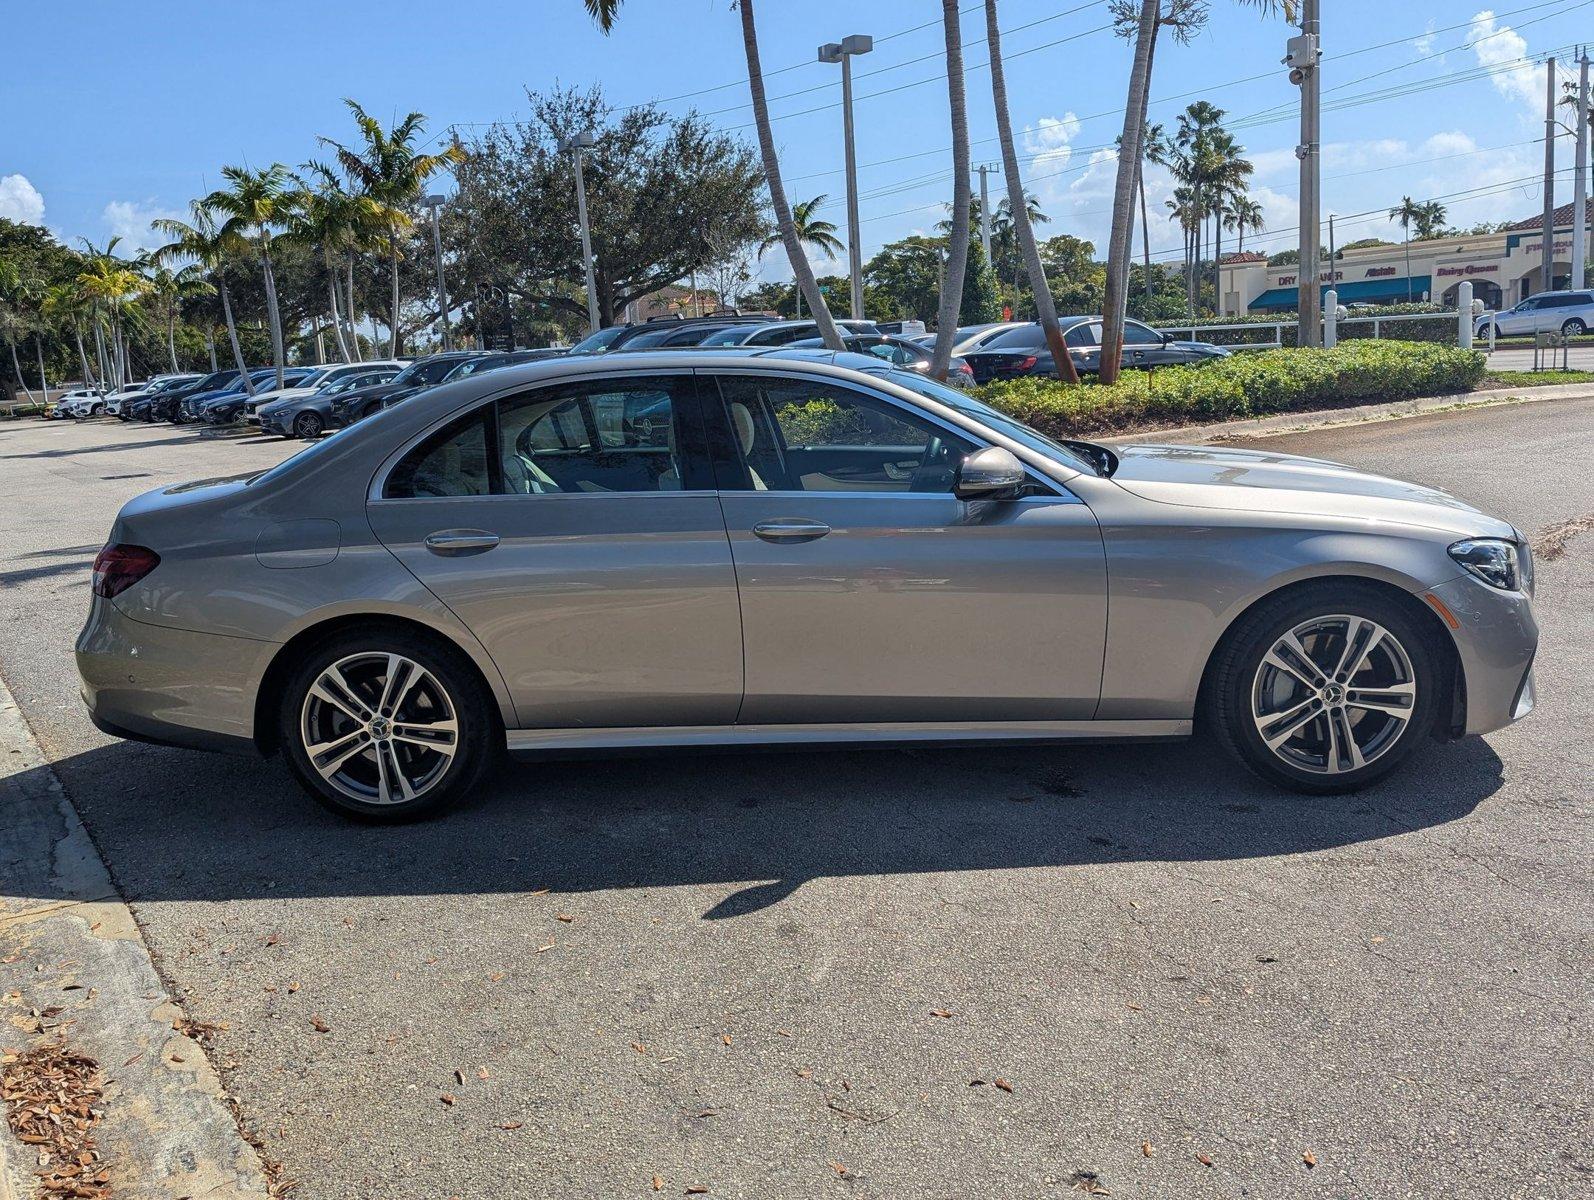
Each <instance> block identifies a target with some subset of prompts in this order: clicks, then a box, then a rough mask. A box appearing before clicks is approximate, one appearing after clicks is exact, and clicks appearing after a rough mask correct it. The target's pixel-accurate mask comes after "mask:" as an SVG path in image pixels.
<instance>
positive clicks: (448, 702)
mask: <svg viewBox="0 0 1594 1200" xmlns="http://www.w3.org/2000/svg"><path fill="white" fill-rule="evenodd" d="M390 654H393V655H399V656H401V657H402V658H404V659H408V660H410V662H411V663H412V664H414V665H416V666H418V667H420V668H422V669H423V670H424V672H426V674H427V675H428V676H429V677H430V681H432V682H435V684H436V685H437V686H438V687H439V688H440V690H441V692H442V693H443V696H444V701H442V702H438V701H437V700H436V699H435V697H434V696H433V695H432V694H431V692H430V687H431V683H429V682H428V681H427V680H425V679H422V681H421V682H420V683H419V684H417V685H415V686H414V687H412V688H411V689H410V691H409V694H408V695H409V696H418V699H417V700H411V699H409V698H408V696H407V697H406V704H405V707H404V708H402V709H400V710H399V711H397V712H390V713H388V714H386V715H387V717H388V718H389V719H390V720H392V722H393V724H394V725H395V726H396V725H400V724H403V723H404V722H402V721H401V720H400V718H402V717H403V716H405V715H406V714H408V716H409V718H410V721H412V722H413V721H420V720H421V718H422V717H423V716H425V715H434V716H435V715H436V714H438V713H439V712H441V713H442V714H443V715H444V716H447V715H448V713H449V712H450V711H451V712H452V719H453V720H454V722H455V723H456V726H457V735H456V740H455V742H454V743H453V757H452V759H450V760H448V761H447V762H446V764H442V765H441V766H440V769H437V770H436V773H435V775H431V776H427V777H426V778H425V780H424V783H425V786H424V787H423V788H422V789H421V790H419V791H418V793H417V794H416V795H415V796H414V797H413V798H412V799H407V800H405V799H399V800H390V801H387V802H382V801H380V800H379V799H378V798H376V796H375V795H373V796H372V798H370V799H366V798H364V796H363V789H364V788H366V787H369V788H372V789H378V788H380V786H381V774H382V773H381V772H380V771H379V769H378V766H377V761H376V760H377V755H378V754H380V753H381V749H380V748H379V747H378V746H373V745H371V741H372V738H371V734H370V730H371V729H372V728H374V726H373V725H371V724H369V723H368V724H367V725H365V726H363V727H362V726H360V725H359V724H358V723H357V722H355V721H354V720H353V719H351V718H349V717H348V715H347V713H346V711H345V710H342V709H334V708H332V707H331V706H327V705H324V704H322V703H321V702H320V701H316V702H315V704H314V706H309V704H310V699H311V698H310V689H311V688H312V686H313V685H315V683H316V681H317V680H318V679H320V678H321V677H322V675H323V674H324V673H325V672H326V671H327V670H328V669H329V668H330V667H332V666H334V665H335V664H340V663H341V664H346V665H345V666H344V667H343V671H344V672H345V674H344V676H343V677H344V678H345V679H346V680H348V681H349V682H350V684H351V687H353V688H354V689H355V690H356V698H357V699H358V700H360V701H361V702H363V703H364V704H365V705H366V706H367V709H368V711H369V712H370V714H371V716H372V717H373V719H374V718H375V717H377V716H381V715H383V714H382V712H381V708H380V704H381V696H380V693H381V691H382V689H383V686H384V685H385V682H386V676H385V674H383V675H381V676H379V677H378V676H368V677H362V674H361V672H362V671H364V670H366V665H365V664H366V661H367V660H369V661H370V663H371V668H370V669H372V670H381V667H380V666H379V665H378V664H379V663H380V662H381V660H383V659H385V656H387V655H390ZM351 660H353V661H352V662H351ZM362 678H363V679H364V682H362ZM406 678H407V676H406ZM423 702H424V703H423ZM413 704H423V707H421V708H412V707H410V706H411V705H413ZM495 707H496V706H495V704H494V702H493V699H492V697H491V695H489V694H488V693H487V690H486V688H485V687H484V686H483V684H482V682H481V678H480V676H479V675H478V674H477V673H476V671H475V669H474V668H473V666H472V664H471V662H470V660H469V659H468V658H466V657H465V655H464V654H463V653H462V652H460V651H459V650H458V649H456V648H455V647H453V646H451V645H448V644H447V643H446V642H444V641H442V640H441V639H434V638H431V637H427V636H424V635H421V634H417V633H413V632H410V631H408V630H398V629H388V630H384V629H381V628H380V627H379V628H377V629H375V630H373V631H371V632H369V633H353V632H351V633H344V634H338V635H335V636H333V637H331V638H328V639H327V640H325V641H323V642H319V643H317V644H316V645H315V646H313V647H312V648H311V649H310V650H309V651H308V652H306V653H305V655H304V656H303V658H302V659H301V660H300V662H299V663H298V664H297V665H295V666H294V668H293V670H292V672H291V674H290V675H289V677H288V679H287V682H286V685H285V686H284V688H283V694H282V703H281V706H280V708H279V709H278V713H277V734H278V738H279V744H280V745H281V747H282V751H283V758H284V759H286V760H287V764H288V769H289V770H290V771H291V772H292V773H293V777H294V778H295V779H296V780H297V781H298V782H299V785H300V786H301V787H303V788H304V790H305V791H307V792H309V793H310V795H311V796H313V797H314V798H315V799H316V800H317V801H319V802H320V803H321V804H323V805H325V806H326V807H327V808H330V809H332V810H333V811H334V812H338V813H341V814H343V815H344V816H349V817H354V818H357V819H359V820H365V821H374V822H400V821H412V820H415V819H417V818H419V817H424V816H427V815H429V814H432V813H435V812H438V811H439V810H441V809H443V808H446V807H447V806H448V805H450V804H452V803H454V802H455V801H456V800H458V799H459V798H460V797H461V796H463V795H465V794H466V793H468V792H469V791H470V790H471V789H472V788H474V787H475V786H476V785H477V784H478V783H479V782H480V781H481V778H482V775H483V773H484V772H485V771H486V770H487V768H488V767H489V766H490V765H491V764H492V763H493V761H494V760H495V759H496V758H497V756H498V751H499V750H500V749H501V748H502V746H503V735H502V733H501V730H500V726H499V721H498V717H497V715H496V711H495ZM329 717H330V718H331V719H332V720H335V721H340V722H341V724H339V725H337V726H333V727H331V728H332V730H333V731H332V732H331V733H330V734H328V735H327V736H328V737H343V736H347V733H346V731H354V732H355V733H356V734H358V733H359V732H360V731H362V730H363V731H364V738H363V740H362V741H361V743H360V744H361V745H362V746H364V747H367V748H365V749H361V750H359V751H358V752H357V753H356V754H354V755H353V756H352V758H351V759H350V760H349V764H350V765H349V767H348V768H347V772H346V773H345V772H340V773H339V774H340V777H341V781H342V783H343V785H344V786H343V787H339V786H337V784H335V783H334V782H332V781H329V779H328V778H326V777H325V776H323V775H322V773H321V771H320V770H318V769H317V768H316V767H315V766H314V765H313V764H312V763H311V761H310V755H309V753H308V752H307V750H306V748H305V736H306V735H305V732H304V728H305V726H304V723H306V722H309V723H312V724H315V725H316V726H317V727H318V728H323V729H325V728H328V727H327V726H326V725H324V724H322V722H323V721H325V720H326V719H328V718H329ZM377 733H378V734H380V733H381V730H380V729H377ZM317 744H326V743H317ZM384 744H385V745H386V746H387V747H388V748H389V749H390V750H391V751H392V752H393V753H394V754H395V755H398V756H401V757H400V758H395V759H392V760H389V761H390V762H392V763H393V765H394V766H395V767H397V768H398V769H399V770H401V771H407V770H408V769H409V768H410V767H414V769H415V770H416V771H417V772H418V773H419V772H425V771H427V770H431V769H433V767H434V765H436V764H433V763H432V761H431V760H432V759H434V758H441V757H442V755H441V754H440V753H434V752H432V751H430V750H420V751H416V750H413V749H410V748H408V746H407V745H405V744H401V743H400V741H399V740H398V739H394V740H391V741H388V742H386V743H384ZM405 755H408V756H409V757H408V759H402V756H405ZM323 757H325V756H323ZM401 761H402V762H403V763H404V764H405V765H400V763H401ZM345 774H346V775H347V777H342V776H344V775H345ZM406 779H407V780H408V776H406ZM413 782H417V783H418V782H422V780H421V779H420V778H417V779H416V780H414V781H413ZM351 790H352V791H354V792H356V793H361V794H351Z"/></svg>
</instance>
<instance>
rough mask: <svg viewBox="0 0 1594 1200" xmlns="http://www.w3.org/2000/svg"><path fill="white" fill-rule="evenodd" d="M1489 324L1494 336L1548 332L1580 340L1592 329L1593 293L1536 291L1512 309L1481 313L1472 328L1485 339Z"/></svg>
mask: <svg viewBox="0 0 1594 1200" xmlns="http://www.w3.org/2000/svg"><path fill="white" fill-rule="evenodd" d="M1490 325H1493V326H1494V332H1495V336H1496V337H1507V336H1509V335H1511V334H1513V333H1544V332H1547V331H1555V332H1559V333H1564V334H1565V335H1566V336H1567V337H1581V336H1582V335H1583V334H1585V333H1587V332H1588V331H1589V330H1590V329H1594V291H1586V292H1539V293H1537V294H1536V295H1532V296H1529V297H1528V298H1527V299H1526V300H1524V301H1522V303H1520V304H1518V305H1517V306H1516V307H1515V308H1508V309H1505V310H1504V311H1503V312H1497V313H1484V314H1483V316H1481V317H1479V318H1478V320H1477V323H1476V325H1475V329H1476V330H1477V336H1478V337H1480V338H1485V337H1488V336H1489V326H1490Z"/></svg>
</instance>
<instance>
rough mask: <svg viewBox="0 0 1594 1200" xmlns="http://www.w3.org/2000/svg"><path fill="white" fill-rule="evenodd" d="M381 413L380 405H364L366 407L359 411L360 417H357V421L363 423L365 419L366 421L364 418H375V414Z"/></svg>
mask: <svg viewBox="0 0 1594 1200" xmlns="http://www.w3.org/2000/svg"><path fill="white" fill-rule="evenodd" d="M381 411H382V406H381V405H380V404H367V405H366V406H365V407H364V408H363V409H362V410H361V411H360V416H359V418H358V419H359V420H361V421H363V420H365V419H366V418H367V417H374V416H376V414H377V413H379V412H381Z"/></svg>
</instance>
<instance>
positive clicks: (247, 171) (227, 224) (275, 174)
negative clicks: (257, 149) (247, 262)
mask: <svg viewBox="0 0 1594 1200" xmlns="http://www.w3.org/2000/svg"><path fill="white" fill-rule="evenodd" d="M221 176H222V178H223V179H225V180H226V181H227V184H228V186H227V187H224V188H218V189H217V190H216V191H214V192H212V193H211V194H210V195H209V196H207V197H205V204H206V206H207V207H208V208H210V209H211V210H212V211H214V212H215V213H217V214H218V215H220V216H221V217H223V218H225V219H224V221H223V222H222V226H223V228H230V229H232V230H233V231H234V232H235V233H236V234H237V235H238V237H239V238H240V239H244V240H253V242H254V244H255V248H256V250H257V252H258V253H259V255H260V269H261V272H262V274H263V275H264V277H265V284H266V316H267V318H268V319H269V320H270V321H271V354H272V359H273V361H274V362H275V364H276V368H277V388H278V390H281V388H282V386H283V378H282V370H283V367H284V366H285V365H286V364H285V362H284V355H283V344H282V343H283V339H282V308H281V306H280V305H279V304H278V303H277V272H276V269H275V268H274V267H273V266H272V263H271V230H272V227H273V226H275V225H281V224H283V223H284V222H286V221H287V219H288V216H289V213H290V211H291V210H292V207H293V194H292V191H291V184H292V181H293V176H292V175H291V174H290V173H289V171H288V168H287V167H285V166H283V165H282V164H281V163H272V164H271V165H270V166H269V167H260V168H256V169H251V168H249V167H223V168H222V169H221Z"/></svg>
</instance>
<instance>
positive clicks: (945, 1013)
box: [930, 1008, 952, 1020]
mask: <svg viewBox="0 0 1594 1200" xmlns="http://www.w3.org/2000/svg"><path fill="white" fill-rule="evenodd" d="M930 1015H931V1016H932V1017H940V1018H942V1019H943V1020H945V1019H946V1018H948V1017H950V1016H951V1015H952V1010H951V1009H950V1008H932V1009H931V1010H930Z"/></svg>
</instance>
